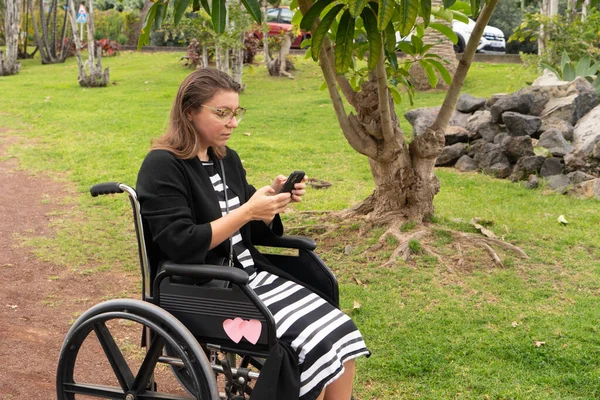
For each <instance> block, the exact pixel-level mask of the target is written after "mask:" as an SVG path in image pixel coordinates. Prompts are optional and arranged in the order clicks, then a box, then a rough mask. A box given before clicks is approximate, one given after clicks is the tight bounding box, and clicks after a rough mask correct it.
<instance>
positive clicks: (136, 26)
mask: <svg viewBox="0 0 600 400" xmlns="http://www.w3.org/2000/svg"><path fill="white" fill-rule="evenodd" d="M121 16H122V17H123V34H124V35H125V37H126V38H127V44H129V45H132V46H135V45H137V38H138V35H139V33H140V32H139V31H140V29H141V27H140V11H139V10H131V11H123V13H121Z"/></svg>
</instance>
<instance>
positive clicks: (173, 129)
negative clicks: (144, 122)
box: [152, 68, 241, 159]
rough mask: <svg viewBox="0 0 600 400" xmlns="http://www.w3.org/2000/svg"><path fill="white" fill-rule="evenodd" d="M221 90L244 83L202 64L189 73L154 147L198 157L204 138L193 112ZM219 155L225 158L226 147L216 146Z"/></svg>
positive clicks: (237, 87) (232, 89) (237, 86)
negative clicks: (191, 118) (201, 137)
mask: <svg viewBox="0 0 600 400" xmlns="http://www.w3.org/2000/svg"><path fill="white" fill-rule="evenodd" d="M220 90H226V91H232V92H236V93H240V91H241V86H240V84H239V83H237V82H236V81H234V80H233V79H232V78H231V77H230V76H229V75H227V74H226V73H225V72H221V71H218V70H216V69H211V68H201V69H198V70H196V71H194V72H192V73H191V74H189V75H188V76H187V77H186V78H185V79H184V80H183V82H181V85H180V86H179V90H178V91H177V96H176V97H175V100H174V101H173V107H172V108H171V118H170V123H169V128H168V129H167V132H165V134H164V135H162V136H161V137H159V138H157V139H155V140H154V141H153V142H152V149H153V150H155V149H161V150H169V151H171V152H172V153H174V154H175V155H176V156H177V157H179V158H182V159H189V158H194V157H196V156H197V155H198V152H199V151H200V142H199V141H198V136H197V134H196V131H195V130H194V126H193V125H192V123H191V122H190V121H189V120H188V118H187V116H188V114H189V113H193V112H196V111H198V109H199V108H200V105H201V104H204V103H206V102H207V101H209V100H210V99H212V98H213V96H214V95H215V94H216V93H217V92H218V91H220ZM212 151H213V153H214V154H215V156H217V157H218V158H223V157H224V156H225V148H224V147H218V148H213V149H212Z"/></svg>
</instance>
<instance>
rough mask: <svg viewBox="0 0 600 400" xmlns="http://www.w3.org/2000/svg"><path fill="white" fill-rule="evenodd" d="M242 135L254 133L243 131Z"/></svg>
mask: <svg viewBox="0 0 600 400" xmlns="http://www.w3.org/2000/svg"><path fill="white" fill-rule="evenodd" d="M242 135H244V136H250V135H252V134H251V133H250V132H243V133H242Z"/></svg>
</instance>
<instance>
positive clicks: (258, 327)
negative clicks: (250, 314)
mask: <svg viewBox="0 0 600 400" xmlns="http://www.w3.org/2000/svg"><path fill="white" fill-rule="evenodd" d="M240 330H241V331H242V333H243V334H244V337H245V338H246V339H247V340H248V341H249V342H250V343H252V344H256V342H258V339H259V338H260V333H261V331H262V324H261V323H260V321H258V320H256V319H251V320H249V321H242V323H241V324H240Z"/></svg>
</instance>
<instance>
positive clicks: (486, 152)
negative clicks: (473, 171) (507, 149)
mask: <svg viewBox="0 0 600 400" xmlns="http://www.w3.org/2000/svg"><path fill="white" fill-rule="evenodd" d="M473 159H474V160H475V162H476V163H477V167H478V168H479V169H481V170H482V171H483V172H485V173H486V174H489V175H493V176H495V177H496V178H506V177H508V176H509V175H510V173H511V166H510V161H508V158H507V157H506V154H504V151H503V148H502V146H501V145H498V144H493V143H486V144H485V145H483V146H482V148H481V150H480V151H479V152H477V153H476V154H475V156H474V157H473Z"/></svg>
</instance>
